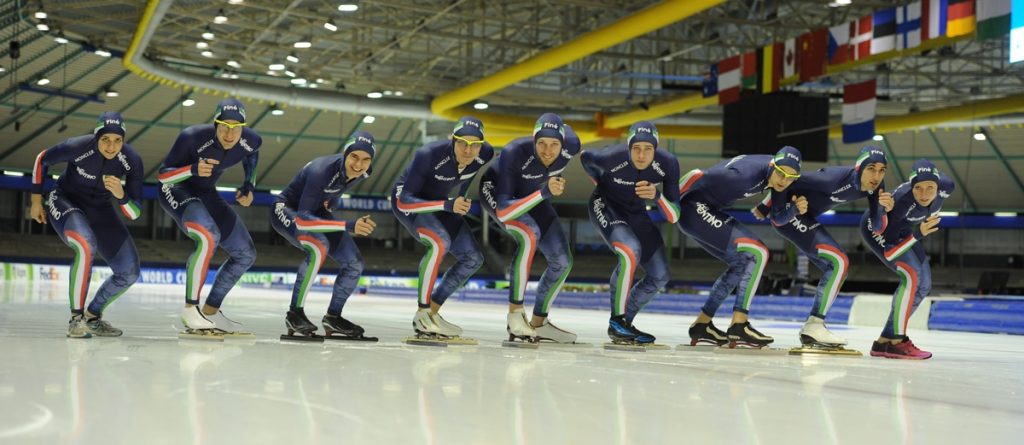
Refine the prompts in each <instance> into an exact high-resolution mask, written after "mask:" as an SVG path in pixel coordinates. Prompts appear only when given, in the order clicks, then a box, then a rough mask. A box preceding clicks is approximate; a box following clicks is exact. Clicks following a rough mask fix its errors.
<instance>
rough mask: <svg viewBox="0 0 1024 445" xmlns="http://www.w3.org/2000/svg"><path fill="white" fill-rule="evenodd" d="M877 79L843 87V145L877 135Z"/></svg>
mask: <svg viewBox="0 0 1024 445" xmlns="http://www.w3.org/2000/svg"><path fill="white" fill-rule="evenodd" d="M875 91H876V90H875V79H871V80H869V81H867V82H861V83H855V84H852V85H845V86H843V143H844V144H852V143H855V142H862V141H866V140H868V139H871V138H872V137H874V135H875Z"/></svg>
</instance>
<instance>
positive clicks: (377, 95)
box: [366, 91, 384, 99]
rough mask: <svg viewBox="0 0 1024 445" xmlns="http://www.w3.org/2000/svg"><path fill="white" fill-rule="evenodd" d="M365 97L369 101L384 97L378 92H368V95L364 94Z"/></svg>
mask: <svg viewBox="0 0 1024 445" xmlns="http://www.w3.org/2000/svg"><path fill="white" fill-rule="evenodd" d="M366 97H369V98H370V99H380V98H382V97H384V95H383V94H381V92H380V91H370V92H369V93H366Z"/></svg>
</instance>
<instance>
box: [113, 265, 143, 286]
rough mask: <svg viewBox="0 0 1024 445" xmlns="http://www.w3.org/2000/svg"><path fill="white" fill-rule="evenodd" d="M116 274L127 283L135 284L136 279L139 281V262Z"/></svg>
mask: <svg viewBox="0 0 1024 445" xmlns="http://www.w3.org/2000/svg"><path fill="white" fill-rule="evenodd" d="M115 276H117V277H118V278H120V279H121V281H123V282H124V284H126V285H129V284H134V283H135V282H136V281H139V264H138V263H135V264H133V265H132V267H130V268H128V269H127V270H123V271H119V272H117V273H116V274H115Z"/></svg>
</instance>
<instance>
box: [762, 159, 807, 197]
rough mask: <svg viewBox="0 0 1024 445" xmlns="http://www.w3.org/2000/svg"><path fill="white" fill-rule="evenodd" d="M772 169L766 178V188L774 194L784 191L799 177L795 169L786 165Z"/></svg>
mask: <svg viewBox="0 0 1024 445" xmlns="http://www.w3.org/2000/svg"><path fill="white" fill-rule="evenodd" d="M773 167H774V168H773V169H772V174H771V176H769V177H768V186H769V187H771V188H772V190H775V191H776V192H781V191H783V190H785V189H786V188H787V187H789V186H790V185H792V184H793V183H794V182H796V180H797V178H799V177H800V174H799V173H797V172H796V169H795V168H793V167H790V166H788V165H783V166H782V167H779V166H777V165H775V166H773Z"/></svg>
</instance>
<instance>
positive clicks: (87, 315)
mask: <svg viewBox="0 0 1024 445" xmlns="http://www.w3.org/2000/svg"><path fill="white" fill-rule="evenodd" d="M100 317H101V315H96V314H94V313H92V312H89V311H88V310H86V311H85V312H84V314H83V318H85V319H86V321H92V320H95V319H97V318H100Z"/></svg>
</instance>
